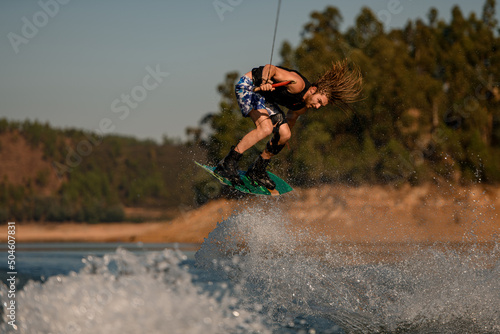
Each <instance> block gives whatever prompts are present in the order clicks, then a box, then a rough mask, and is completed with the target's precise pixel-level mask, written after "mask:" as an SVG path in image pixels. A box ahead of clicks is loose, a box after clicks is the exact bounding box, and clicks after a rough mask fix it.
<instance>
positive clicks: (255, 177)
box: [215, 61, 362, 189]
mask: <svg viewBox="0 0 500 334" xmlns="http://www.w3.org/2000/svg"><path fill="white" fill-rule="evenodd" d="M286 81H290V83H289V84H287V85H284V86H280V87H276V88H274V87H273V86H272V85H273V84H274V83H279V82H286ZM361 84H362V77H361V73H360V72H359V70H357V69H355V70H350V69H349V68H348V64H347V62H346V61H342V62H337V63H334V64H333V66H332V68H331V69H329V70H328V71H327V72H326V73H325V74H323V75H322V76H321V77H320V78H319V79H318V80H317V81H316V82H314V83H312V84H311V83H310V82H309V81H308V80H307V79H306V78H305V77H304V76H303V75H302V74H300V73H299V72H297V71H294V70H290V69H286V68H284V67H279V66H273V65H265V66H261V67H258V68H254V69H252V71H250V72H248V73H246V74H245V75H244V76H242V77H241V78H240V80H239V82H238V83H237V84H236V87H235V93H236V98H237V100H238V105H239V107H240V109H241V113H242V115H243V116H244V117H250V118H251V119H252V121H253V122H254V123H255V127H256V128H255V129H254V130H252V131H250V132H249V133H248V134H246V135H245V136H244V137H243V138H242V139H241V141H240V142H239V143H238V144H237V145H236V146H233V147H232V148H231V151H230V152H229V154H228V155H227V156H226V157H225V158H224V159H222V160H221V161H220V162H219V163H218V165H217V167H216V169H215V172H216V173H218V174H219V175H221V176H223V177H225V178H227V179H228V180H229V181H231V183H232V184H233V185H243V181H241V179H240V178H239V175H238V161H239V160H240V159H241V157H242V155H243V153H244V152H245V151H246V150H248V149H249V148H250V147H252V146H254V145H255V144H257V143H258V142H259V141H261V140H262V139H264V138H266V137H268V136H269V135H271V134H273V137H272V138H271V140H270V141H269V142H268V143H267V146H266V149H265V150H264V151H263V152H262V153H261V154H260V155H259V156H258V157H257V159H256V160H255V162H254V163H253V164H252V165H251V166H250V168H249V169H248V171H247V172H246V175H247V176H248V177H249V178H250V179H251V180H252V181H253V182H254V183H256V184H258V185H261V186H264V187H266V188H268V189H274V188H275V186H276V185H275V184H274V182H273V181H272V180H271V179H270V178H269V176H268V174H267V173H266V168H267V165H268V164H269V161H270V159H271V157H273V156H274V155H276V154H278V153H279V152H280V151H281V150H282V149H283V147H285V144H286V143H287V141H288V140H289V139H290V136H291V129H292V128H293V126H294V125H295V122H296V121H297V119H298V118H299V116H300V115H302V114H304V113H305V112H306V111H307V110H308V109H310V108H314V109H319V108H320V107H323V106H325V105H327V104H329V103H333V104H335V105H337V106H339V107H341V108H344V107H346V106H347V104H348V103H351V102H355V101H356V97H357V96H358V95H359V93H360V91H361ZM278 105H281V106H284V107H286V108H288V113H287V115H286V116H285V114H284V113H283V111H282V110H281V109H280V107H279V106H278Z"/></svg>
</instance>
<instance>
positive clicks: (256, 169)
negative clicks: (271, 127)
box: [246, 123, 291, 189]
mask: <svg viewBox="0 0 500 334" xmlns="http://www.w3.org/2000/svg"><path fill="white" fill-rule="evenodd" d="M276 126H277V128H275V133H274V136H273V138H272V139H271V141H270V142H269V143H268V144H267V147H266V149H265V150H264V152H262V154H260V155H259V156H258V157H257V159H256V160H255V162H254V163H253V164H252V165H251V166H250V168H249V169H248V171H247V172H246V175H247V176H248V177H249V178H250V179H251V180H252V181H253V182H255V183H257V184H258V185H261V186H264V187H266V188H268V189H274V188H276V184H275V183H274V182H273V180H271V178H270V177H269V175H268V174H267V172H266V168H267V165H269V162H270V159H271V157H273V156H274V155H276V154H278V153H279V152H280V151H281V150H282V149H283V147H285V144H286V143H287V141H288V140H289V139H290V136H291V132H290V127H289V126H288V124H286V123H282V124H279V123H278V124H276Z"/></svg>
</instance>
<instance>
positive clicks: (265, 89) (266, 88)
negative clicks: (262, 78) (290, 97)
mask: <svg viewBox="0 0 500 334" xmlns="http://www.w3.org/2000/svg"><path fill="white" fill-rule="evenodd" d="M275 89H276V88H274V87H273V85H272V82H271V80H269V81H267V82H266V83H262V85H260V86H259V89H258V90H260V91H263V92H272V91H273V90H275Z"/></svg>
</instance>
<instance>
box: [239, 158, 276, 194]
mask: <svg viewBox="0 0 500 334" xmlns="http://www.w3.org/2000/svg"><path fill="white" fill-rule="evenodd" d="M269 162H270V160H265V159H263V158H262V156H260V155H259V156H258V157H257V159H256V160H255V162H254V163H253V164H252V165H251V166H250V168H249V169H248V170H247V172H246V175H247V176H248V178H249V179H250V180H252V181H253V182H254V183H257V184H258V185H259V186H263V187H266V188H267V189H270V190H273V189H274V188H276V184H275V183H274V181H273V180H271V178H270V177H269V175H268V174H267V173H266V168H267V165H268V164H269Z"/></svg>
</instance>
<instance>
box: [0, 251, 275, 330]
mask: <svg viewBox="0 0 500 334" xmlns="http://www.w3.org/2000/svg"><path fill="white" fill-rule="evenodd" d="M183 258H184V256H183V255H182V254H181V253H178V252H177V253H176V252H174V251H171V250H165V251H163V252H154V253H149V254H146V255H143V256H136V255H134V254H132V253H130V252H128V251H126V250H124V249H118V250H117V251H116V253H112V254H107V255H105V256H104V257H102V258H100V257H88V258H87V259H86V260H85V262H86V263H85V264H86V265H85V267H84V268H83V269H82V270H81V271H80V272H79V273H72V274H70V275H68V276H53V277H50V278H49V279H48V280H47V281H46V282H44V283H40V282H34V281H31V282H29V283H28V284H27V285H26V286H24V288H23V289H22V291H19V293H18V294H17V297H16V299H17V300H16V303H18V305H19V306H18V314H17V324H18V331H15V332H16V333H26V334H34V333H65V334H70V333H103V334H104V333H106V334H109V333H134V334H137V333H182V334H184V333H196V334H198V333H252V332H259V333H268V332H269V331H268V330H267V329H266V327H265V326H264V325H262V324H261V321H260V319H259V317H258V314H257V313H255V312H254V313H251V312H249V311H248V309H240V308H239V306H238V300H237V299H235V298H232V297H231V296H230V295H229V294H228V293H227V291H212V293H208V292H206V291H203V290H202V289H200V287H199V286H195V285H194V284H193V276H192V275H191V274H190V273H189V272H188V271H187V270H186V269H185V268H183V267H182V266H180V261H181V260H182V259H183ZM226 290H227V289H226ZM0 299H1V301H2V305H5V301H7V300H8V299H7V291H6V287H5V286H2V290H1V292H0ZM7 321H8V320H7V318H6V316H5V315H4V316H3V323H2V324H0V332H2V333H8V332H9V331H12V332H14V331H13V329H12V327H11V326H9V325H8V324H7Z"/></svg>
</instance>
